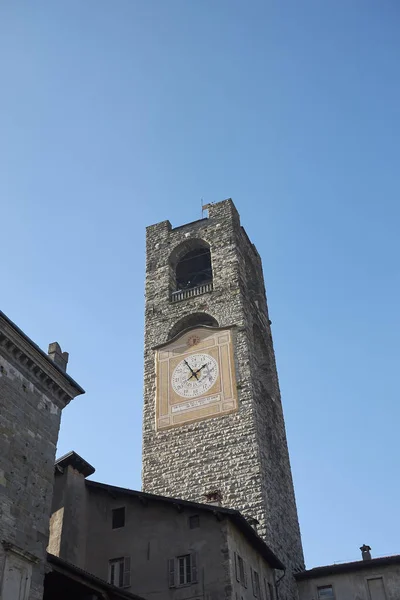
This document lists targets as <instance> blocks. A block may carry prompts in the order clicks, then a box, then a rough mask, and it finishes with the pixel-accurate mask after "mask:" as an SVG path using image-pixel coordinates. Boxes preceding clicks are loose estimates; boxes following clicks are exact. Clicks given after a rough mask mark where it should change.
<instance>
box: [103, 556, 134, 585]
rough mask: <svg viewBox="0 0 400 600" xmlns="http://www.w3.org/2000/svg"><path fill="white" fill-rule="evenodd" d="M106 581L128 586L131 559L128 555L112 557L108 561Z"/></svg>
mask: <svg viewBox="0 0 400 600" xmlns="http://www.w3.org/2000/svg"><path fill="white" fill-rule="evenodd" d="M108 582H109V583H111V585H115V586H116V587H120V588H122V587H130V585H131V559H130V557H129V556H125V557H122V558H113V559H112V560H110V561H109V563H108Z"/></svg>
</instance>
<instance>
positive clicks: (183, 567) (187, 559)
mask: <svg viewBox="0 0 400 600" xmlns="http://www.w3.org/2000/svg"><path fill="white" fill-rule="evenodd" d="M178 582H179V585H185V584H187V583H192V560H191V556H190V554H185V556H178Z"/></svg>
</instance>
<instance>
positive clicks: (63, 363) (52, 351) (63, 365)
mask: <svg viewBox="0 0 400 600" xmlns="http://www.w3.org/2000/svg"><path fill="white" fill-rule="evenodd" d="M47 354H48V356H49V358H50V359H51V360H52V361H53V363H54V364H56V365H57V367H60V369H61V370H62V371H64V372H66V371H67V364H68V357H69V354H68V352H61V348H60V345H59V344H58V343H57V342H53V343H52V344H49V349H48V351H47Z"/></svg>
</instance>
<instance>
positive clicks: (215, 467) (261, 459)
mask: <svg viewBox="0 0 400 600" xmlns="http://www.w3.org/2000/svg"><path fill="white" fill-rule="evenodd" d="M196 238H199V239H201V240H205V241H206V242H207V243H208V244H209V245H210V248H211V258H212V270H213V290H212V291H210V292H208V293H204V294H202V295H199V296H195V297H191V298H187V299H184V300H182V301H181V302H175V303H172V302H171V301H170V291H171V290H170V282H171V268H172V267H171V259H170V257H171V256H174V255H176V254H177V253H178V254H179V249H180V248H181V246H180V245H182V247H185V246H187V245H188V242H190V241H193V240H194V239H196ZM195 313H204V314H207V315H210V316H211V317H213V318H214V319H216V321H217V322H218V324H219V326H220V327H223V326H226V325H235V328H234V340H235V362H236V377H237V387H238V397H239V411H238V412H237V413H233V414H231V415H227V416H222V417H217V418H210V419H207V420H204V421H201V422H197V423H193V424H186V425H183V426H181V427H177V428H174V429H170V430H163V431H156V429H155V364H154V347H155V346H157V345H159V344H161V343H164V342H165V341H166V340H167V339H168V337H169V336H170V335H171V330H172V331H175V330H176V327H177V323H178V327H179V321H180V320H182V319H184V318H185V317H188V316H189V315H193V314H195ZM145 320H146V323H145V368H144V425H143V489H144V490H145V491H147V492H153V493H157V494H162V495H170V496H175V497H181V498H186V499H190V500H195V501H200V502H202V501H204V494H206V493H207V492H210V491H212V490H216V489H218V490H220V491H221V492H222V496H223V504H224V505H225V506H228V507H232V508H236V509H238V510H240V511H242V512H243V513H244V514H246V515H248V516H251V517H255V518H256V519H258V521H259V523H260V525H259V532H260V534H261V535H262V536H264V537H265V540H266V542H267V543H268V545H269V546H270V547H271V548H272V549H273V551H274V552H275V553H276V554H277V555H278V556H279V558H280V559H281V560H282V562H283V563H284V564H285V565H287V567H288V571H289V572H290V571H295V570H297V569H299V568H302V567H303V553H302V546H301V538H300V531H299V525H298V518H297V510H296V504H295V498H294V490H293V482H292V477H291V470H290V463H289V455H288V450H287V443H286V434H285V426H284V418H283V413H282V407H281V401H280V392H279V383H278V377H277V373H276V366H275V358H274V351H273V345H272V336H271V330H270V322H269V317H268V309H267V303H266V296H265V289H264V284H263V273H262V266H261V260H260V257H259V255H258V253H257V251H256V249H255V247H254V245H253V244H251V242H250V241H249V239H248V237H247V235H246V233H245V231H244V229H243V228H242V227H241V225H240V219H239V215H238V213H237V211H236V209H235V207H234V205H233V202H232V201H231V200H226V201H223V202H219V203H217V204H214V205H211V206H210V208H209V218H207V219H202V220H200V221H196V222H194V223H189V224H187V225H184V226H181V227H177V228H174V229H173V228H172V227H171V224H170V223H169V221H164V222H162V223H158V224H156V225H153V226H151V227H149V228H148V229H147V270H146V314H145ZM173 328H174V329H173ZM281 589H282V592H283V595H282V596H281V597H282V598H296V596H297V592H296V588H295V584H294V580H293V578H291V577H290V575H288V576H286V577H285V578H284V580H283V582H282V584H281Z"/></svg>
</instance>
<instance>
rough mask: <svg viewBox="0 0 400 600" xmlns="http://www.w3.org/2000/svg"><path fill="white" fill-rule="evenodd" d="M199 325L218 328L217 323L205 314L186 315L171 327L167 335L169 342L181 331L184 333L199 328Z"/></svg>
mask: <svg viewBox="0 0 400 600" xmlns="http://www.w3.org/2000/svg"><path fill="white" fill-rule="evenodd" d="M201 325H206V326H208V327H218V321H217V319H214V317H212V316H211V315H208V314H207V313H192V314H191V315H186V317H182V319H179V321H177V322H176V323H175V325H173V326H172V327H171V329H170V331H169V333H168V339H169V340H171V339H172V338H174V337H175V336H176V335H178V334H179V333H181V332H182V331H185V329H189V328H191V327H199V326H201Z"/></svg>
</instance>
